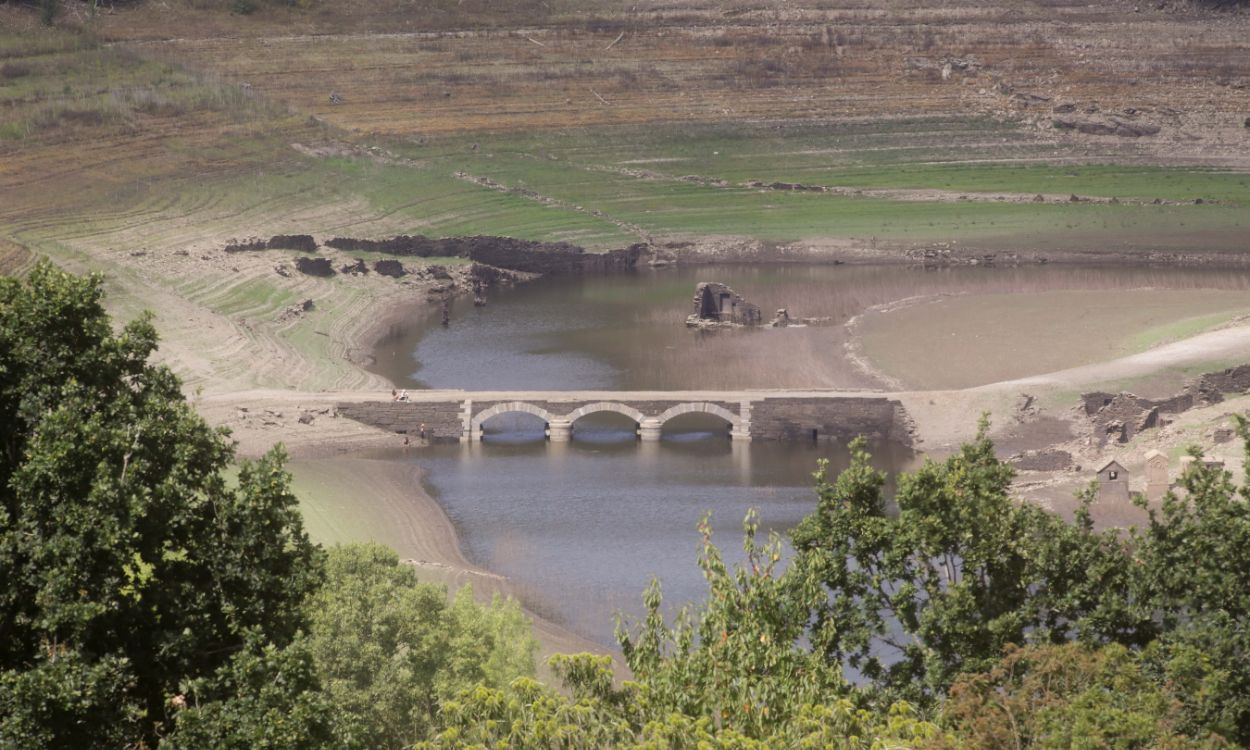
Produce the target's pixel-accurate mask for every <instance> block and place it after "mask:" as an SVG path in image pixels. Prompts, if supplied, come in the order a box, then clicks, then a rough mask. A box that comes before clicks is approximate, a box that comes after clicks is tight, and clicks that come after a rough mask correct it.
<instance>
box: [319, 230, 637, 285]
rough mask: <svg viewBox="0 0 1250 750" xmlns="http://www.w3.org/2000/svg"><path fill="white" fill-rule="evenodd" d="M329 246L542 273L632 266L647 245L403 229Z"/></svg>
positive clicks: (337, 240)
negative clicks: (588, 244) (588, 247)
mask: <svg viewBox="0 0 1250 750" xmlns="http://www.w3.org/2000/svg"><path fill="white" fill-rule="evenodd" d="M326 245H327V246H328V247H333V248H337V249H339V250H369V251H372V252H379V253H387V254H389V255H396V256H403V257H416V258H469V259H470V260H473V261H475V262H477V263H484V264H486V265H489V266H495V267H496V268H504V269H508V270H511V271H523V272H525V273H539V274H543V275H559V274H576V273H601V272H604V271H615V270H625V269H629V268H633V267H634V266H635V265H637V263H638V258H639V256H640V255H641V254H642V252H643V251H644V250H645V249H646V246H645V245H642V244H635V245H631V246H629V247H627V248H622V249H618V250H611V251H609V252H605V253H588V252H586V251H585V250H584V249H583V248H581V247H578V246H577V245H572V244H569V243H567V242H534V241H531V240H518V239H515V238H512V237H487V236H473V237H441V238H435V237H424V236H421V235H400V236H398V237H391V238H390V239H385V240H370V239H358V238H353V237H334V238H332V239H330V240H328V241H326Z"/></svg>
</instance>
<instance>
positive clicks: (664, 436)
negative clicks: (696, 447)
mask: <svg viewBox="0 0 1250 750" xmlns="http://www.w3.org/2000/svg"><path fill="white" fill-rule="evenodd" d="M732 428H733V425H732V424H731V423H730V422H729V420H727V419H725V418H723V417H720V416H717V415H715V414H710V413H707V412H691V413H689V414H680V415H678V416H676V417H673V418H672V419H670V420H668V421H667V422H665V423H664V426H663V428H662V430H661V441H663V442H666V443H677V444H681V443H692V442H698V441H700V440H728V439H729V431H730V430H731V429H732Z"/></svg>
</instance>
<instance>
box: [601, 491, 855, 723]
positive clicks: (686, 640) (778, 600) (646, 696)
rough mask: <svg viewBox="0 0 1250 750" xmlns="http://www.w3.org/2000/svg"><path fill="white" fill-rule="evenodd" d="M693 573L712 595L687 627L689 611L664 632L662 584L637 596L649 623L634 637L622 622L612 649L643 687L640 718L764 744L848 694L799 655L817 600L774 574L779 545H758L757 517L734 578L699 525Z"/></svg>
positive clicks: (818, 661) (835, 672)
mask: <svg viewBox="0 0 1250 750" xmlns="http://www.w3.org/2000/svg"><path fill="white" fill-rule="evenodd" d="M699 529H700V532H701V534H702V536H703V551H702V554H701V555H700V558H699V566H700V567H701V568H702V569H703V575H704V578H705V579H706V580H707V584H708V593H707V598H706V600H705V602H704V603H703V604H702V606H701V607H700V608H699V609H698V611H697V618H698V619H697V623H696V624H693V625H692V624H691V617H692V615H691V612H690V610H689V609H688V608H683V610H682V611H681V612H680V613H679V614H678V616H677V619H676V622H675V623H674V624H673V626H672V627H669V626H668V625H667V624H666V623H665V621H664V617H663V615H662V614H661V612H660V607H661V604H662V597H661V594H660V586H659V583H658V582H656V581H653V582H652V584H651V586H650V587H649V588H648V589H647V592H646V593H645V594H644V596H643V601H644V603H645V604H646V609H647V612H646V615H645V617H644V620H643V622H642V623H640V626H639V628H638V630H637V632H636V633H635V634H633V635H631V634H630V633H629V631H628V628H626V627H625V626H624V624H623V623H621V622H619V621H618V624H617V640H618V641H619V642H620V644H621V649H622V651H623V652H624V655H625V660H626V662H627V663H628V664H629V667H630V669H632V670H633V673H634V676H635V677H636V678H637V680H638V682H639V683H640V684H641V686H642V689H641V691H640V700H641V701H642V702H643V704H644V705H643V710H645V711H647V712H650V713H654V714H658V715H667V714H670V713H679V714H682V715H685V716H689V717H693V718H696V719H700V720H707V721H708V722H710V724H711V726H713V727H716V728H717V729H729V730H733V731H734V732H736V733H740V734H741V735H743V736H745V737H751V738H756V739H761V738H764V737H767V736H769V735H770V734H772V733H773V732H774V731H775V729H776V728H777V727H781V726H785V725H787V724H788V723H789V722H790V721H792V720H794V719H795V718H796V717H797V715H798V714H799V713H800V712H802V711H803V710H804V709H805V708H807V707H810V706H812V705H817V704H820V703H822V702H823V701H824V699H825V698H827V697H828V696H831V695H837V694H840V693H844V692H846V690H847V685H846V683H845V682H844V681H843V679H842V674H841V669H840V668H838V667H836V666H835V667H833V668H831V667H830V666H829V665H828V664H827V663H826V662H825V660H824V659H823V658H822V657H821V655H819V654H815V653H813V652H812V651H811V650H809V649H805V648H803V647H801V646H800V643H799V641H800V639H801V638H802V637H803V635H804V631H805V627H806V624H807V622H808V620H809V618H810V612H811V610H812V608H814V607H815V606H816V604H817V602H818V600H819V597H821V596H822V592H821V591H820V589H819V588H818V587H816V586H808V587H806V588H796V587H794V586H791V585H790V583H791V581H790V580H789V579H785V578H782V577H780V576H778V575H777V569H776V566H777V565H778V564H779V562H780V561H781V542H780V540H779V539H778V538H777V537H776V536H775V535H774V536H771V537H770V538H769V540H768V541H767V542H766V543H764V544H759V543H757V541H756V533H757V531H758V521H757V519H756V515H755V513H754V511H752V512H751V513H749V514H748V515H747V518H746V521H745V522H744V532H745V533H744V535H743V548H744V550H745V552H746V561H745V563H744V564H743V565H740V566H737V567H736V568H735V570H733V571H732V572H731V571H730V570H729V569H728V568H727V567H726V565H725V563H724V560H723V559H722V557H721V554H720V550H718V549H717V547H716V546H715V545H714V544H713V543H712V536H711V527H710V526H709V524H708V522H707V519H704V520H703V521H702V522H701V523H700V525H699Z"/></svg>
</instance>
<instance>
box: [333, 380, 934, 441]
mask: <svg viewBox="0 0 1250 750" xmlns="http://www.w3.org/2000/svg"><path fill="white" fill-rule="evenodd" d="M409 399H410V400H409V401H391V400H389V399H387V400H381V401H353V402H343V403H339V404H338V405H337V409H338V412H339V414H341V415H342V416H344V417H348V418H349V419H354V420H356V421H358V422H363V423H365V424H368V425H372V426H374V427H379V428H382V429H386V430H391V431H393V432H397V433H401V434H411V435H415V434H417V433H418V432H419V431H420V430H421V428H422V426H424V427H425V432H426V436H427V437H428V438H430V439H431V440H434V441H439V442H451V441H462V442H463V441H473V440H480V439H481V437H482V428H483V425H484V424H485V422H486V421H487V420H489V419H490V418H491V417H495V416H499V415H501V414H513V413H523V414H533V415H535V416H537V417H539V418H540V419H542V420H543V421H544V422H546V425H547V437H548V439H550V440H552V441H564V440H569V439H570V438H571V437H572V435H573V432H574V431H575V430H576V424H577V421H578V420H579V419H581V418H582V417H585V416H587V415H589V414H599V413H603V412H613V413H617V414H623V415H625V416H627V417H629V418H630V419H632V420H633V421H634V423H635V425H636V430H637V433H638V437H639V438H640V439H641V440H644V441H655V440H659V439H660V436H661V434H662V432H663V429H664V425H665V423H667V422H668V421H669V420H671V419H673V418H674V417H679V416H681V415H683V414H691V413H701V414H710V415H712V416H715V417H718V418H720V419H721V420H723V421H724V423H725V427H726V434H727V435H728V436H729V437H730V438H732V439H734V440H839V441H849V440H851V439H853V438H855V437H856V436H859V435H864V436H865V437H868V438H870V439H874V440H889V441H893V442H898V443H902V444H904V445H911V443H912V429H911V421H910V419H909V418H908V416H907V413H906V412H905V411H904V409H903V406H902V404H900V403H899V402H898V401H896V400H894V399H890V398H887V397H885V396H881V395H874V394H867V393H854V392H850V393H846V392H832V391H526V392H485V391H447V390H428V391H426V390H422V391H412V392H410V394H409Z"/></svg>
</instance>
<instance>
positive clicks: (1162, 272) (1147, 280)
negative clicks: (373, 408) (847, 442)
mask: <svg viewBox="0 0 1250 750" xmlns="http://www.w3.org/2000/svg"><path fill="white" fill-rule="evenodd" d="M698 281H721V282H724V283H727V284H729V285H730V286H731V287H733V288H734V290H735V291H737V292H738V293H739V294H741V295H743V296H744V297H745V298H746V299H747V300H748V301H751V302H754V303H755V304H758V305H759V306H760V307H761V308H762V309H763V310H764V312H765V317H766V318H770V317H771V314H772V313H773V312H774V311H775V310H776V309H777V308H780V307H786V308H788V309H789V311H790V314H791V315H792V316H796V317H828V318H829V319H830V320H829V324H828V325H822V326H813V327H808V328H790V329H766V330H740V331H717V332H712V333H707V332H702V333H701V332H698V331H694V330H690V329H688V328H686V327H685V325H684V320H685V318H686V316H687V315H688V314H689V313H690V312H691V307H692V299H693V293H694V287H695V284H696V283H697V282H698ZM1142 288H1157V289H1183V290H1205V289H1210V290H1247V289H1250V274H1247V273H1245V272H1240V271H1227V270H1210V269H1177V268H1154V267H1135V268H1124V267H1090V266H1050V265H1033V266H1022V267H1019V268H990V267H959V268H945V269H937V270H924V269H919V268H909V267H901V266H798V265H788V266H783V265H773V266H767V265H753V266H746V265H740V266H698V267H679V268H665V269H657V270H650V269H648V270H639V271H636V272H631V273H622V274H617V275H611V276H597V277H588V278H579V277H574V278H555V279H544V280H541V281H538V282H535V283H530V284H525V285H521V286H519V287H517V288H515V289H510V290H504V291H500V292H496V293H493V294H492V295H491V296H490V299H489V304H488V305H487V306H486V307H480V308H478V307H474V306H473V305H472V302H471V301H470V300H464V299H462V300H457V301H456V302H455V303H454V304H453V306H452V310H451V324H450V325H449V326H448V327H446V328H443V327H442V326H440V325H439V321H438V315H437V312H436V311H435V312H432V313H431V314H430V315H427V316H423V317H422V318H420V319H417V320H413V321H412V322H411V323H409V324H406V325H404V326H399V327H396V328H394V329H393V330H392V331H391V333H390V335H388V336H387V337H385V338H384V339H383V340H382V341H381V342H379V344H378V346H377V347H376V349H375V352H374V354H375V357H376V364H375V366H374V368H373V369H374V370H375V371H376V372H378V373H380V374H382V375H385V376H386V377H388V378H390V379H391V380H393V381H394V382H395V383H397V384H400V385H402V386H405V387H409V388H412V387H434V388H466V389H470V390H488V389H498V390H522V389H525V390H529V389H535V390H573V389H626V390H628V389H691V388H725V389H734V388H782V387H786V388H846V387H876V386H880V385H882V384H881V383H880V382H878V381H877V380H875V379H874V378H873V377H872V376H870V375H869V374H867V373H865V372H862V371H860V370H859V369H857V368H856V367H855V366H853V365H852V363H851V362H850V361H849V360H848V358H847V355H846V350H845V344H846V341H847V334H846V331H845V328H844V327H843V325H842V324H844V323H845V322H846V321H847V320H848V319H850V318H852V317H853V316H856V315H859V314H860V313H863V312H865V311H866V310H868V309H869V308H872V307H874V306H877V305H883V304H887V303H891V302H896V301H898V300H902V299H907V298H911V297H917V296H926V295H951V294H969V295H978V294H984V295H987V299H989V295H999V299H1001V295H1003V294H1018V293H1036V292H1047V291H1056V290H1082V291H1084V292H1087V293H1088V294H1086V295H1084V296H1083V297H1082V295H1075V296H1074V295H1068V296H1066V297H1065V299H1064V304H1065V305H1074V304H1075V305H1077V306H1079V305H1081V304H1082V302H1081V300H1082V299H1085V300H1086V301H1087V303H1088V306H1089V308H1090V310H1091V316H1090V317H1091V320H1092V322H1091V323H1090V325H1084V326H1078V327H1071V326H1067V325H1066V321H1068V319H1069V318H1070V317H1071V316H1068V317H1065V318H1064V319H1063V321H1059V320H1058V319H1057V320H1056V323H1055V326H1056V330H1054V331H1046V330H1043V332H1044V333H1045V335H1046V339H1047V340H1046V348H1045V349H1044V350H1043V349H1035V350H1033V351H1034V352H1036V354H1037V356H1039V361H1038V362H1037V365H1038V366H1039V367H1040V366H1053V362H1054V361H1055V359H1054V356H1053V355H1054V352H1056V351H1060V352H1062V351H1063V350H1064V348H1065V342H1068V343H1071V342H1077V341H1083V340H1085V339H1086V338H1087V337H1088V336H1090V335H1091V326H1095V327H1096V326H1097V317H1098V316H1097V314H1096V312H1097V310H1098V307H1099V305H1105V300H1106V295H1107V294H1113V293H1115V292H1116V291H1123V290H1130V289H1142ZM1247 300H1250V296H1248V297H1247ZM1228 304H1229V305H1230V306H1232V307H1235V306H1241V303H1240V302H1239V301H1237V300H1235V299H1233V298H1232V296H1231V295H1230V300H1229V303H1228ZM1209 307H1210V305H1209V304H1208V305H1206V306H1204V307H1203V309H1202V310H1201V312H1209ZM996 309H997V308H995V307H993V306H989V307H987V311H986V313H987V316H988V317H989V318H990V320H989V322H988V323H986V324H984V325H983V327H982V330H980V331H978V333H983V334H984V336H985V338H986V339H988V340H991V341H996V340H1001V341H1002V342H1004V345H1007V344H1009V343H1012V342H1015V341H1016V339H1017V338H1018V337H1015V336H1013V331H1012V330H1011V329H1010V328H1009V325H1008V323H1007V322H1006V321H1005V320H1004V321H1003V323H1002V326H1000V327H1001V328H1002V330H998V329H996V328H995V327H994V323H995V320H997V317H998V316H995V315H994V311H995V310H996ZM1178 312H1183V310H1181V311H1178ZM1196 312H1197V311H1196ZM1196 312H1195V314H1196ZM1043 329H1044V325H1043ZM984 348H985V347H984V344H983V343H982V344H981V345H980V349H978V351H977V352H976V353H973V352H969V354H968V356H969V357H972V356H981V355H982V353H983V352H984ZM948 354H950V353H949V352H948ZM955 354H956V355H957V354H958V353H955ZM1042 354H1047V355H1048V358H1047V359H1046V362H1045V363H1043V362H1042V361H1041V359H1040V357H1041V355H1042ZM1011 356H1012V358H1013V360H1014V361H1016V362H1017V365H1018V367H1019V368H1021V369H1022V370H1023V371H1026V372H1029V371H1031V370H1030V367H1031V363H1030V362H1027V361H1020V360H1021V358H1024V359H1026V360H1027V358H1028V357H1029V356H1031V354H1030V351H1029V350H1027V349H1026V350H1025V351H1023V352H1022V353H1020V354H1015V353H1012V355H1011ZM1074 356H1075V355H1074ZM1061 364H1063V365H1064V366H1071V365H1075V364H1083V362H1081V361H1073V362H1071V363H1061Z"/></svg>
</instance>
